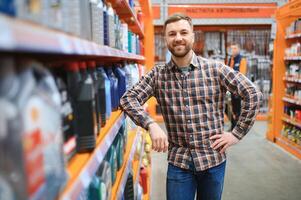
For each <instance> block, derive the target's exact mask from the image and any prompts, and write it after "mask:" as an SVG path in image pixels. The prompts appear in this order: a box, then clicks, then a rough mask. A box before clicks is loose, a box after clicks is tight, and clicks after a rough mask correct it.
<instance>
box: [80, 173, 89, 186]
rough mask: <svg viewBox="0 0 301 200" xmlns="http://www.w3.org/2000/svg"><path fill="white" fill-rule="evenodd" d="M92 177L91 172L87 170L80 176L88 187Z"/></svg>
mask: <svg viewBox="0 0 301 200" xmlns="http://www.w3.org/2000/svg"><path fill="white" fill-rule="evenodd" d="M91 179H92V177H91V176H90V174H89V173H88V172H87V171H86V170H85V171H83V173H82V174H81V176H80V180H81V182H82V183H83V186H84V188H87V187H88V186H89V184H90V182H91Z"/></svg>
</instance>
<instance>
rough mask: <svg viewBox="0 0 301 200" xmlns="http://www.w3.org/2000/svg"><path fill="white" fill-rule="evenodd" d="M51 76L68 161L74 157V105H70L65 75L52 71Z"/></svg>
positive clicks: (60, 71)
mask: <svg viewBox="0 0 301 200" xmlns="http://www.w3.org/2000/svg"><path fill="white" fill-rule="evenodd" d="M53 74H54V77H55V81H56V85H57V87H58V90H59V92H60V95H61V100H62V107H61V108H62V109H61V117H62V121H63V134H64V154H65V156H66V159H67V160H70V159H71V158H72V157H73V156H74V155H75V147H76V140H75V137H76V129H75V110H74V107H73V106H74V104H73V103H72V98H71V94H70V92H69V91H68V88H67V77H66V73H65V72H63V71H62V70H61V69H59V70H53Z"/></svg>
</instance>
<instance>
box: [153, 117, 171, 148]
mask: <svg viewBox="0 0 301 200" xmlns="http://www.w3.org/2000/svg"><path fill="white" fill-rule="evenodd" d="M149 132H150V136H151V138H152V144H153V145H152V147H153V150H155V151H157V152H166V151H167V149H168V140H167V136H166V134H165V133H164V131H163V130H162V129H161V127H160V126H159V125H158V124H157V123H151V124H150V125H149Z"/></svg>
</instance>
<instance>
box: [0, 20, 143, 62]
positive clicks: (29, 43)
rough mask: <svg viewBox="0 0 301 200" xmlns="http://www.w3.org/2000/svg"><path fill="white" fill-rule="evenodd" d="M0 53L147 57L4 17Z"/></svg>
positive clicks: (125, 57) (136, 59) (128, 58)
mask: <svg viewBox="0 0 301 200" xmlns="http://www.w3.org/2000/svg"><path fill="white" fill-rule="evenodd" d="M0 27H1V32H0V51H4V52H13V53H16V52H25V53H37V54H47V55H49V54H52V55H57V54H59V55H72V56H74V55H76V56H89V57H97V58H103V57H108V58H110V59H113V58H119V59H123V60H135V61H144V57H143V56H141V55H136V54H132V53H128V52H125V51H121V50H118V49H115V48H111V47H108V46H103V45H98V44H96V43H94V42H91V41H88V40H84V39H81V38H78V37H75V36H72V35H69V34H66V33H64V32H61V31H57V30H53V29H50V28H47V27H44V26H42V25H39V24H35V23H31V22H28V21H24V20H20V19H16V18H12V17H8V16H5V15H3V14H0Z"/></svg>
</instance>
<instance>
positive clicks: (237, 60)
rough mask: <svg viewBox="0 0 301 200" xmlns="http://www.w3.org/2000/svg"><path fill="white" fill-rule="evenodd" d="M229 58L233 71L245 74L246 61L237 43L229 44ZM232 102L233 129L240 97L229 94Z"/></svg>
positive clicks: (238, 109) (239, 108)
mask: <svg viewBox="0 0 301 200" xmlns="http://www.w3.org/2000/svg"><path fill="white" fill-rule="evenodd" d="M230 48H231V54H232V55H231V58H230V60H229V63H228V65H229V66H230V67H231V68H232V69H234V70H235V71H239V72H241V73H242V74H243V75H246V74H247V61H246V59H245V58H243V57H242V56H241V55H240V46H239V44H238V43H232V44H231V46H230ZM231 104H232V117H231V130H233V129H234V127H235V125H236V123H237V120H238V117H239V115H240V110H241V98H240V97H239V96H236V95H233V94H231Z"/></svg>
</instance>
